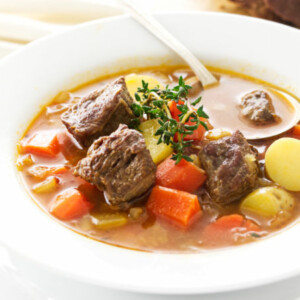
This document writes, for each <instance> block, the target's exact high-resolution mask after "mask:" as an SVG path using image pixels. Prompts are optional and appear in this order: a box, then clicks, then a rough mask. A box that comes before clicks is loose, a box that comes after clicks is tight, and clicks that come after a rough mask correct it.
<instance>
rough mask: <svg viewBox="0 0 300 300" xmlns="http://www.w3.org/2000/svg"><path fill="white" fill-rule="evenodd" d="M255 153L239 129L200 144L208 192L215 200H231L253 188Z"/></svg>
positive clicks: (255, 173) (256, 166) (255, 175)
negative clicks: (202, 145) (230, 134)
mask: <svg viewBox="0 0 300 300" xmlns="http://www.w3.org/2000/svg"><path fill="white" fill-rule="evenodd" d="M257 155H258V154H257V151H256V149H255V148H253V147H252V146H251V145H249V143H248V142H247V140H246V139H245V137H244V136H243V134H242V133H241V132H240V131H236V132H235V133H233V135H232V136H227V137H223V138H220V139H219V140H216V141H211V142H208V143H207V144H206V145H205V146H204V147H203V149H202V151H201V152H200V161H201V165H202V168H203V169H205V171H206V173H207V176H208V180H207V182H206V186H207V189H208V192H209V194H210V196H211V198H212V199H213V200H214V201H215V202H218V203H224V204H227V203H230V202H233V201H235V200H238V199H240V198H241V197H243V196H244V195H245V194H246V193H248V192H249V191H250V190H251V189H253V188H254V186H255V184H256V179H257V175H258V171H259V168H258V161H257Z"/></svg>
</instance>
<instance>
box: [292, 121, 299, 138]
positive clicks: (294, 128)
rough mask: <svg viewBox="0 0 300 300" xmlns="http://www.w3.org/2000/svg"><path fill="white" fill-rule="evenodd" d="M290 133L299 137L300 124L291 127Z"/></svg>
mask: <svg viewBox="0 0 300 300" xmlns="http://www.w3.org/2000/svg"><path fill="white" fill-rule="evenodd" d="M292 133H293V134H294V135H297V136H299V137H300V124H298V125H295V126H294V127H293V130H292Z"/></svg>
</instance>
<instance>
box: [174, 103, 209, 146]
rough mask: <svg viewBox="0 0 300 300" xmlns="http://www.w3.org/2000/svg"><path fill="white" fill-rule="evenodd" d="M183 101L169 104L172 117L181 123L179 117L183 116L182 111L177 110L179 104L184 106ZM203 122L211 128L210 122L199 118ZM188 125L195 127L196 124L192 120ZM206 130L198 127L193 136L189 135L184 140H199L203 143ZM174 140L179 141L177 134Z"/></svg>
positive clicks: (200, 126)
mask: <svg viewBox="0 0 300 300" xmlns="http://www.w3.org/2000/svg"><path fill="white" fill-rule="evenodd" d="M183 103H184V102H183V101H180V100H179V101H178V103H176V102H175V101H170V102H169V109H170V112H171V115H172V117H173V118H174V119H175V120H176V121H179V115H180V114H181V111H180V110H179V109H178V108H177V105H178V104H183ZM199 119H200V120H201V121H202V122H204V123H205V124H206V125H207V126H208V127H209V123H208V120H207V119H206V118H199ZM185 124H186V125H194V124H195V122H192V121H191V120H189V121H188V122H186V123H185ZM205 131H206V129H205V128H204V127H203V126H202V125H201V124H200V125H199V126H198V128H197V129H195V130H194V131H193V133H192V134H189V135H187V136H185V137H184V140H197V141H201V140H202V139H203V137H204V134H205ZM174 140H175V141H177V140H178V138H177V134H176V135H175V137H174Z"/></svg>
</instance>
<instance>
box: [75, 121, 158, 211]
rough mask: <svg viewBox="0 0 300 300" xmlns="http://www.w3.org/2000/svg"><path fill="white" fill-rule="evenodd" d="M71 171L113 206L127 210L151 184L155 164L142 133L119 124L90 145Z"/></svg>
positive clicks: (154, 172)
mask: <svg viewBox="0 0 300 300" xmlns="http://www.w3.org/2000/svg"><path fill="white" fill-rule="evenodd" d="M74 174H75V175H77V176H80V177H81V178H83V179H85V180H86V181H88V182H90V183H92V184H94V185H96V186H97V187H98V189H99V190H102V191H105V194H106V198H107V200H108V201H109V203H110V204H111V205H112V206H115V207H119V208H121V209H127V208H128V207H130V205H131V204H132V203H135V202H136V200H137V199H139V198H142V196H143V195H144V194H145V193H147V192H149V190H150V189H151V188H152V186H153V185H154V183H155V175H156V165H155V164H154V163H153V161H152V158H151V156H150V152H149V150H148V149H147V148H146V144H145V140H144V138H143V136H142V134H141V133H139V132H138V131H136V130H132V129H128V127H127V126H126V125H120V126H119V128H118V129H117V130H116V131H115V132H113V133H112V134H111V135H110V136H105V137H100V138H99V139H97V140H96V141H95V142H94V143H93V144H92V145H91V147H90V148H89V150H88V152H87V156H86V157H85V158H84V159H82V160H81V161H79V163H78V164H77V166H76V169H75V172H74Z"/></svg>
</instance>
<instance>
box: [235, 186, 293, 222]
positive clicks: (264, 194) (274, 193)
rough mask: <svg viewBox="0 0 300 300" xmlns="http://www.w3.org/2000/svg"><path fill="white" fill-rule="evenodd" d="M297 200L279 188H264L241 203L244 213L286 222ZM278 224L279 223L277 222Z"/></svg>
mask: <svg viewBox="0 0 300 300" xmlns="http://www.w3.org/2000/svg"><path fill="white" fill-rule="evenodd" d="M294 205H295V200H294V198H293V196H292V195H291V194H289V193H288V192H286V191H285V190H283V189H282V188H279V187H274V186H273V187H263V188H259V189H257V190H255V191H254V192H252V193H250V194H249V195H248V196H247V197H246V198H245V199H244V200H243V201H242V203H241V206H240V208H241V211H242V212H243V213H247V212H250V213H253V214H255V215H258V216H261V217H264V218H267V219H272V220H274V219H277V218H279V219H280V221H284V220H286V218H287V217H288V216H289V212H291V210H292V209H293V207H294ZM277 223H278V222H277Z"/></svg>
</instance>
